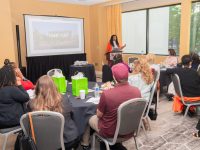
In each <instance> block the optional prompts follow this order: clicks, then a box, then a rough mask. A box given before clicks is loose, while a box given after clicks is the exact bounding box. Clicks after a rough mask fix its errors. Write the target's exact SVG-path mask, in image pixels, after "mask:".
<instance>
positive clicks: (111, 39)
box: [110, 34, 119, 47]
mask: <svg viewBox="0 0 200 150" xmlns="http://www.w3.org/2000/svg"><path fill="white" fill-rule="evenodd" d="M114 37H116V44H117V46H118V47H119V42H118V38H117V35H115V34H113V35H111V37H110V44H111V45H112V46H114V43H113V38H114Z"/></svg>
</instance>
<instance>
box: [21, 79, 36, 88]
mask: <svg viewBox="0 0 200 150" xmlns="http://www.w3.org/2000/svg"><path fill="white" fill-rule="evenodd" d="M21 83H22V86H23V88H24V89H25V90H30V89H34V85H33V83H32V82H31V81H29V80H25V81H24V80H21Z"/></svg>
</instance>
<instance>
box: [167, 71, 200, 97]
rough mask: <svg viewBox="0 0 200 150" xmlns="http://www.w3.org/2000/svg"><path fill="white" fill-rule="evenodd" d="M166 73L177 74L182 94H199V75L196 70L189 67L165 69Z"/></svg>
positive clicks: (195, 95)
mask: <svg viewBox="0 0 200 150" xmlns="http://www.w3.org/2000/svg"><path fill="white" fill-rule="evenodd" d="M166 72H167V74H177V75H178V76H179V78H180V82H181V88H182V92H183V96H186V97H199V96H200V77H199V76H198V74H197V71H196V70H194V69H191V68H173V69H167V71H166Z"/></svg>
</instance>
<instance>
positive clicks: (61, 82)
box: [52, 76, 67, 93]
mask: <svg viewBox="0 0 200 150" xmlns="http://www.w3.org/2000/svg"><path fill="white" fill-rule="evenodd" d="M52 79H53V81H54V83H55V84H56V86H57V88H58V91H59V92H60V93H66V89H67V84H66V80H65V77H64V76H63V77H52Z"/></svg>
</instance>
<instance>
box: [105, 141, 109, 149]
mask: <svg viewBox="0 0 200 150" xmlns="http://www.w3.org/2000/svg"><path fill="white" fill-rule="evenodd" d="M104 143H105V144H106V150H110V146H109V144H108V142H104Z"/></svg>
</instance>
